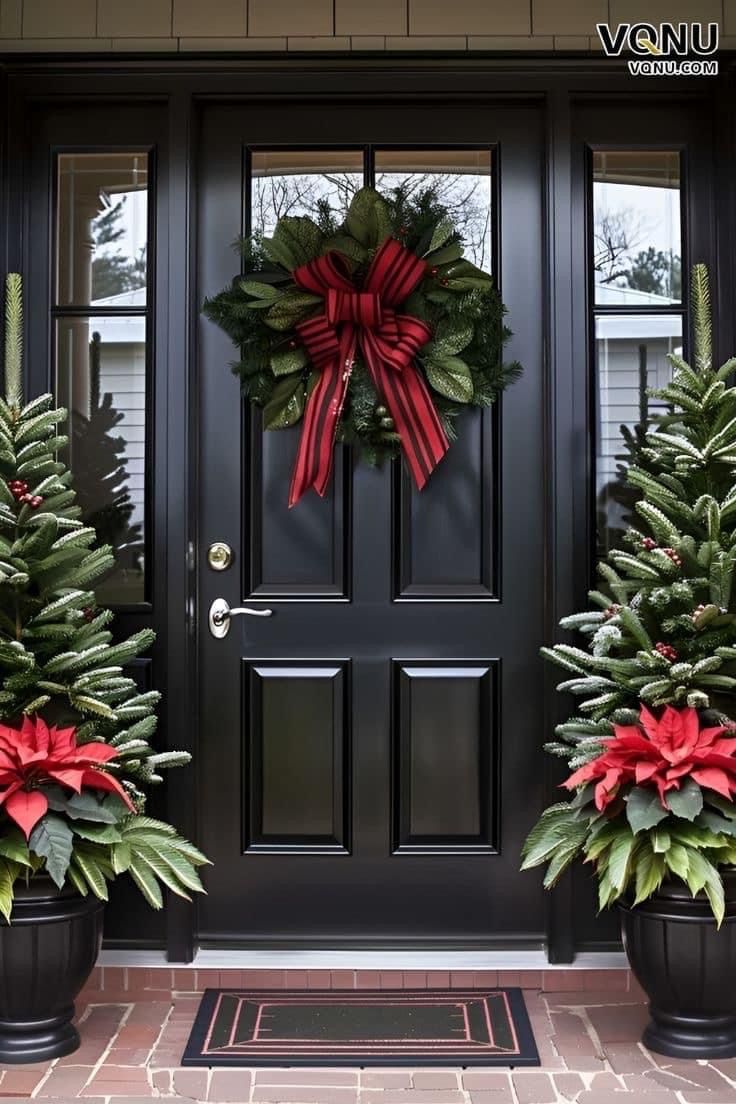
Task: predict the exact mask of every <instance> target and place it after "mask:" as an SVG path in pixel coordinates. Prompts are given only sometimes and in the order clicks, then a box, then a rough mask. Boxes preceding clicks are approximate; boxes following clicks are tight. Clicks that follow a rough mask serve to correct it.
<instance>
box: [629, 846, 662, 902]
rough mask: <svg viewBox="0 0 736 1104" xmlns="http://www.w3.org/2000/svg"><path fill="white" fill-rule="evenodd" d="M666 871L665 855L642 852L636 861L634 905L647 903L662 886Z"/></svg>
mask: <svg viewBox="0 0 736 1104" xmlns="http://www.w3.org/2000/svg"><path fill="white" fill-rule="evenodd" d="M665 870H666V864H665V859H664V856H663V855H655V854H654V853H653V852H651V851H644V852H642V853H641V854H640V855H639V857H638V858H637V860H636V897H635V898H634V904H637V905H638V904H640V903H641V902H642V901H646V899H647V898H648V897H651V895H652V894H653V893H654V892H655V891H656V890H657V889H658V888H659V886H660V885H661V884H662V879H663V878H664V875H665Z"/></svg>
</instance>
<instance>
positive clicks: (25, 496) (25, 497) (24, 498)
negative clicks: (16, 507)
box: [18, 492, 33, 502]
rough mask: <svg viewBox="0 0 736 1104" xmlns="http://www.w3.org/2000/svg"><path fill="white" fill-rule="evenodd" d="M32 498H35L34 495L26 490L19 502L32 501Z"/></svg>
mask: <svg viewBox="0 0 736 1104" xmlns="http://www.w3.org/2000/svg"><path fill="white" fill-rule="evenodd" d="M32 498H33V495H29V494H28V492H26V493H25V494H22V495H21V496H20V498H19V499H18V501H19V502H30V501H31V499H32Z"/></svg>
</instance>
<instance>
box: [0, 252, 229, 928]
mask: <svg viewBox="0 0 736 1104" xmlns="http://www.w3.org/2000/svg"><path fill="white" fill-rule="evenodd" d="M21 334H22V300H21V286H20V278H19V277H18V276H17V275H15V274H13V275H11V276H9V277H8V280H7V294H6V334H5V371H6V396H7V400H3V399H0V678H1V683H0V719H1V720H2V725H0V912H2V914H3V915H4V916H5V917H6V918H7V917H8V916H9V915H10V910H11V907H12V900H13V883H14V881H15V880H16V879H17V878H19V877H23V876H26V875H27V874H29V873H35V872H37V871H40V870H41V871H45V872H46V873H48V874H49V875H50V876H51V877H52V879H53V880H54V881H55V882H56V884H57V885H59V886H60V887H61V886H62V885H64V884H65V882H67V881H68V882H71V883H72V884H73V885H74V886H75V887H76V889H77V890H78V891H79V892H80V893H82V894H87V893H89V892H92V893H93V894H95V895H96V896H97V897H100V898H102V899H106V898H107V888H106V886H107V882H108V881H109V880H110V879H112V878H114V877H116V876H117V875H118V874H122V873H129V874H130V875H131V877H132V878H133V880H134V882H135V883H136V885H137V886H138V887H139V889H140V890H141V892H142V893H143V894H144V896H145V898H146V899H147V900H148V902H149V903H150V904H151V905H153V906H154V907H156V908H160V907H161V905H162V893H161V885H163V886H166V887H168V888H169V889H170V890H171V891H172V892H174V893H177V894H179V895H181V896H185V897H186V896H188V895H189V893H190V892H192V891H193V892H200V891H201V890H202V885H201V882H200V880H199V876H198V874H197V868H198V867H200V866H201V865H202V864H204V863H205V862H206V861H207V860H206V858H205V856H204V855H202V854H201V852H199V851H198V850H197V849H196V848H195V847H194V846H193V845H192V844H190V843H188V842H187V841H186V840H184V839H182V838H181V837H180V836H178V835H177V833H176V831H175V829H174V828H172V827H171V826H170V825H168V824H165V823H163V822H161V821H158V820H154V819H152V818H150V817H147V816H146V815H145V813H144V810H145V791H146V788H147V787H148V786H149V785H152V784H155V783H158V782H160V781H161V780H162V776H161V771H162V770H163V769H165V768H168V767H173V766H180V765H183V764H185V763H187V762H188V761H189V755H188V754H186V753H183V752H177V751H161V750H157V748H156V747H155V744H154V743H153V740H154V737H155V732H156V725H157V718H156V712H155V711H156V706H157V704H158V701H159V697H160V695H159V694H158V693H157V692H155V691H146V692H141V691H139V689H138V688H137V686H136V683H135V682H134V680H133V679H132V678H130V677H129V675H128V674H127V673H126V666H127V665H128V664H129V663H130V661H131V660H133V659H134V658H135V657H136V656H138V655H140V654H141V653H142V652H144V651H145V650H146V649H148V648H149V647H150V646H151V644H152V643H153V639H154V634H153V633H152V632H150V631H149V630H143V631H141V632H138V633H135V634H134V635H133V636H131V637H129V638H128V639H127V640H123V641H120V642H115V641H114V640H113V634H112V632H111V623H112V621H113V614H112V613H111V611H110V610H109V609H105V608H101V607H99V606H98V605H97V604H96V601H95V586H96V585H97V584H98V583H99V582H100V580H101V579H102V578H103V577H104V575H105V573H106V572H107V571H109V569H110V568H111V567H112V566H113V556H112V552H111V549H110V547H109V546H107V545H101V546H99V545H98V538H97V533H96V531H95V529H94V528H92V527H91V526H89V525H85V524H84V523H83V522H82V521H81V520H80V514H81V509H80V507H79V505H78V504H77V503H76V496H75V492H74V485H73V476H72V473H71V472H70V471H69V470H68V469H67V467H66V465H65V464H64V463H63V462H62V461H61V460H60V459H59V452H60V450H62V449H63V448H64V446H65V445H66V444H67V438H66V437H65V436H64V435H63V433H62V429H63V425H64V423H65V421H66V418H67V415H66V411H65V410H62V409H57V408H56V407H55V404H54V399H53V396H51V395H42V396H41V397H40V398H37V399H34V400H33V401H32V402H30V403H28V404H26V405H23V402H22V389H21V350H22V341H21ZM24 718H26V726H25V730H24V732H25V734H23V732H22V731H21V722H22V721H23V719H24ZM39 718H41V719H42V721H43V722H46V723H47V724H48V725H50V726H52V731H53V730H54V727H53V726H56V727H58V728H61V729H66V730H71V729H73V730H74V734H73V737H70V738H69V739H68V740H67V741H66V742H67V743H69V740H71V744H73V746H70V747H69V748H67V751H66V752H65V753H64V754H66V756H67V759H65V761H64V763H61V758H64V754H62V752H59V756H60V757H61V758H60V759H59V761H58V762H57V761H56V760H53V758H48V759H47V760H45V759H43V756H42V754H41V752H37V753H36V754H37V758H36V759H35V760H31V759H29V756H30V754H31V750H32V749H31V750H29V746H26V747H25V750H23V748H22V745H23V744H24V742H25V744H26V745H29V742H32V741H33V740H34V739H36V737H34V736H32V734H31V730H32V728H33V724H36V726H37V728H38V720H39ZM43 730H45V725H42V726H41V727H40V728H39V732H41V735H40V736H38V739H40V740H41V741H42V744H43V746H46V745H47V744H48V738H47V736H46V735H44V734H43ZM44 741H45V743H44ZM62 742H63V741H62ZM101 745H104V746H105V749H106V750H97V751H95V749H100V748H101ZM35 746H36V745H35V744H34V747H35ZM39 746H41V745H39ZM85 747H87V748H88V751H89V753H90V756H92V753H93V752H95V754H94V756H93V758H94V759H95V760H96V761H95V762H90V763H88V764H87V768H86V769H87V770H88V773H87V776H86V780H84V781H83V780H82V779H81V775H80V774H79V770H80V769H81V768H80V767H79V763H78V762H77V760H79V761H80V762H81V761H82V760H83V759H84V754H85V751H84V749H85ZM19 756H20V758H19ZM38 756H41V758H40V759H39V758H38ZM26 759H28V760H29V761H28V763H26V762H25V760H26ZM21 760H23V762H21ZM67 760H68V762H67ZM21 767H22V770H21V769H20V768H21ZM31 767H34V769H33V770H31ZM66 767H68V772H67V773H66V774H63V773H62V774H61V775H60V776H59V777H57V776H56V775H54V773H53V770H54V769H55V768H60V769H61V768H66ZM19 770H20V773H19ZM49 772H51V773H49ZM18 779H20V782H19V784H18V786H17V787H16V790H17V791H18V792H15V791H13V786H14V785H15V784H16V782H18ZM75 789H81V792H78V793H75V792H74V791H75ZM111 791H119V793H120V794H121V795H122V798H124V800H123V799H122V798H121V796H119V794H118V792H111ZM14 792H15V797H14V796H13V793H14ZM39 795H40V796H39ZM19 798H22V802H21V804H20V805H19ZM13 802H15V805H13ZM39 802H40V803H43V802H45V803H46V804H47V806H48V808H47V811H46V812H45V813H44V815H43V816H41V817H40V818H38V819H36V820H34V818H35V817H36V814H37V813H38V811H39V807H40V806H39ZM23 803H25V806H27V808H25V807H23ZM11 808H15V810H16V811H15V812H14V814H13V815H12V816H11V815H9V810H10V809H11Z"/></svg>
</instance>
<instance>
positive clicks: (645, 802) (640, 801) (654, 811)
mask: <svg viewBox="0 0 736 1104" xmlns="http://www.w3.org/2000/svg"><path fill="white" fill-rule="evenodd" d="M666 816H667V810H666V809H663V808H662V803H661V801H660V800H659V794H658V792H657V791H656V790H654V789H647V788H645V787H644V786H634V788H633V789H632V791H631V793H630V794H629V796H628V798H627V799H626V819H627V820H628V822H629V824H630V825H631V830H632V832H634V834H636V833H637V832H643V831H645V830H646V829H647V828H653V827H654V825H655V824H659V822H660V820H664V818H665V817H666Z"/></svg>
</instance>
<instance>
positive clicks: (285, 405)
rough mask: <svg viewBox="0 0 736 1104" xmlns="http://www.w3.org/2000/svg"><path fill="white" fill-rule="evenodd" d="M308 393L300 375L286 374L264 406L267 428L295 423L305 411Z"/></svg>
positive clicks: (264, 419)
mask: <svg viewBox="0 0 736 1104" xmlns="http://www.w3.org/2000/svg"><path fill="white" fill-rule="evenodd" d="M305 401H306V394H305V389H304V382H303V380H302V378H301V376H299V375H294V374H292V375H290V376H284V378H283V379H280V380H279V381H278V383H277V384H276V386H275V387H274V389H273V392H272V393H271V398H270V399H269V400H268V402H267V403H266V405H265V406H264V408H263V424H264V426H265V428H266V429H284V428H285V427H286V426H291V425H294V423H295V422H298V421H299V419H300V418H301V416H302V414H303V413H304V403H305Z"/></svg>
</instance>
